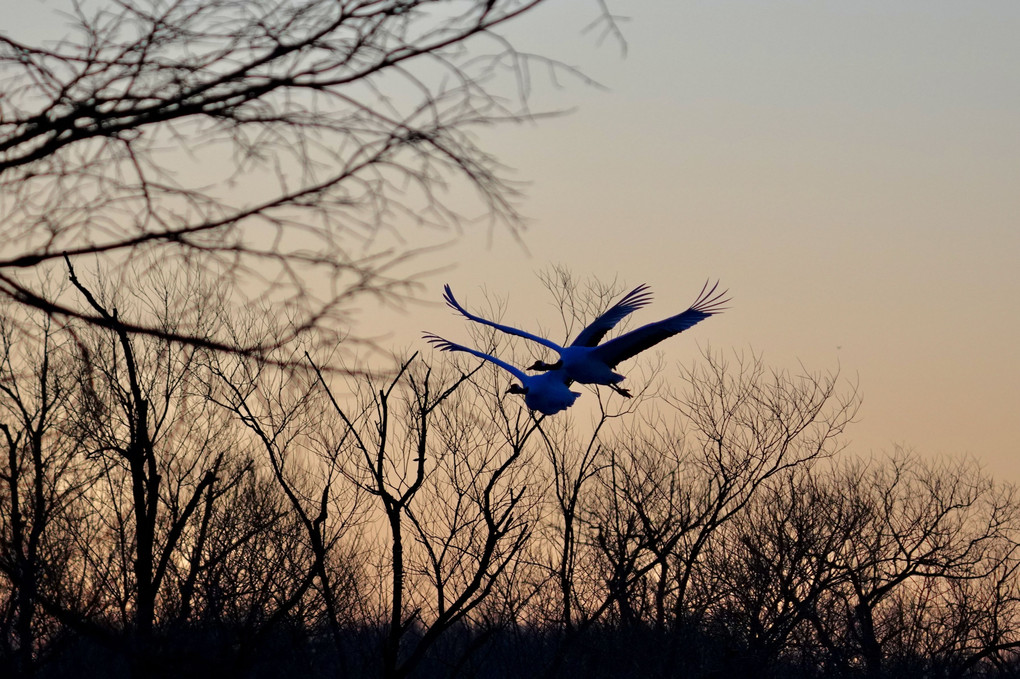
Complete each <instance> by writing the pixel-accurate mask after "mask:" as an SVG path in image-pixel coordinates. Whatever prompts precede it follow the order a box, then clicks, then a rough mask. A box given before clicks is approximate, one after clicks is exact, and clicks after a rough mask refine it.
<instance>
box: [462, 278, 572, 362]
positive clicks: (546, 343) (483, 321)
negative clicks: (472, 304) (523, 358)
mask: <svg viewBox="0 0 1020 679" xmlns="http://www.w3.org/2000/svg"><path fill="white" fill-rule="evenodd" d="M443 290H444V291H445V292H444V293H443V299H445V300H446V303H447V304H448V305H449V306H450V308H452V309H453V310H454V311H456V312H458V313H459V314H460V315H461V316H463V317H464V318H467V319H468V320H471V321H474V322H475V323H481V324H482V325H488V326H489V327H492V328H496V329H497V330H501V331H502V332H505V333H506V334H508V335H516V336H517V337H523V338H525V339H529V340H531V341H532V342H538V343H539V344H541V345H543V346H546V347H549V348H550V349H552V350H553V351H556V352H558V351H560V350H561V349H563V347H561V346H560V345H559V344H556V343H555V342H552V341H550V340H547V339H546V338H544V337H539V336H538V335H532V334H531V333H530V332H525V331H523V330H519V329H517V328H514V327H512V326H509V325H501V324H499V323H496V322H495V321H490V320H489V319H487V318H482V317H481V316H475V315H474V314H473V313H471V312H470V311H468V310H467V309H465V308H464V307H462V306H461V305H460V304H459V303H458V302H457V299H456V298H455V297H454V296H453V291H452V290H450V286H449V285H444V286H443ZM486 355H488V354H486Z"/></svg>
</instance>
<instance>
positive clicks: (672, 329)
mask: <svg viewBox="0 0 1020 679" xmlns="http://www.w3.org/2000/svg"><path fill="white" fill-rule="evenodd" d="M718 287H719V284H718V283H716V284H715V285H713V286H712V287H711V288H710V287H709V286H708V283H705V286H704V287H703V288H702V289H701V293H700V294H699V295H698V298H697V299H696V300H695V301H694V304H692V305H691V306H690V308H689V309H687V311H684V312H682V313H679V314H677V315H676V316H671V317H669V318H666V319H663V320H661V321H658V322H656V323H649V324H648V325H643V326H641V327H640V328H637V329H636V330H631V331H630V332H626V333H624V334H622V335H620V336H618V337H615V338H613V339H611V340H608V341H606V342H602V338H603V337H605V336H606V333H608V332H609V331H610V330H612V329H613V328H614V327H616V324H617V323H619V322H620V321H621V320H623V319H624V317H626V316H627V315H628V314H630V313H632V312H634V311H636V310H638V309H640V308H641V307H643V306H645V305H646V304H648V303H649V302H651V301H652V293H651V291H650V290H649V289H648V286H647V285H639V286H638V287H636V288H634V289H633V290H631V291H630V292H629V293H627V294H626V295H625V296H624V297H623V299H621V300H620V301H619V302H617V303H616V304H614V305H613V306H612V307H610V309H609V310H608V311H606V312H605V313H604V314H602V315H601V316H599V317H598V318H596V319H595V320H594V321H593V322H592V323H591V325H589V326H588V327H587V328H585V329H584V330H582V331H581V333H580V334H579V335H578V336H577V337H576V338H575V339H574V341H573V342H571V344H570V346H567V347H562V346H560V345H559V344H556V343H555V342H552V341H550V340H547V339H546V338H544V337H539V336H537V335H532V334H531V333H530V332H525V331H523V330H518V329H517V328H513V327H510V326H508V325H500V324H499V323H495V322H493V321H490V320H487V319H485V318H482V317H480V316H475V315H474V314H472V313H470V312H469V311H467V310H466V309H465V308H464V307H462V306H461V305H460V303H458V302H457V300H456V298H455V297H454V296H453V291H452V290H450V286H449V285H447V286H444V290H445V293H444V295H443V299H445V300H446V303H447V304H448V305H449V306H450V307H452V308H453V309H454V310H455V311H457V312H458V313H459V314H461V315H462V316H464V317H465V318H467V319H469V320H472V321H474V322H476V323H481V324H483V325H488V326H491V327H493V328H496V329H497V330H501V331H502V332H505V333H507V334H510V335H516V336H517V337H523V338H525V339H529V340H531V341H533V342H538V343H539V344H541V345H543V346H546V347H549V348H550V349H552V350H553V351H555V352H556V353H558V354H559V356H560V357H559V360H557V361H556V362H555V363H546V362H544V361H535V363H534V364H533V365H531V366H530V367H529V368H528V370H533V371H539V374H538V375H529V374H527V373H526V372H524V371H523V370H520V369H519V368H516V367H515V366H512V365H510V364H509V363H507V362H505V361H501V360H500V359H498V358H496V357H495V356H492V355H490V354H486V353H484V352H482V351H477V350H476V349H471V348H469V347H465V346H463V345H460V344H454V343H453V342H450V341H449V340H445V339H443V338H442V337H438V336H436V335H433V334H430V333H426V334H425V339H426V340H427V341H428V342H429V343H430V344H432V345H433V346H434V347H436V348H437V349H439V350H440V351H464V352H467V353H469V354H474V355H475V356H477V357H478V358H482V359H485V360H486V361H491V362H492V363H495V364H496V365H498V366H499V367H501V368H503V369H504V370H506V371H507V372H509V373H510V374H512V375H513V376H514V377H516V378H517V379H518V380H520V382H521V383H520V384H512V385H510V388H509V389H508V390H507V393H510V394H523V395H524V403H525V405H527V406H528V408H530V409H531V410H537V411H538V412H540V413H542V414H544V415H553V414H555V413H558V412H560V411H561V410H566V409H567V408H569V407H570V406H572V405H573V404H574V401H576V400H577V397H578V396H580V394H579V393H577V392H576V391H571V390H570V384H571V383H572V382H580V383H581V384H602V385H605V386H608V387H611V388H612V389H613V390H615V391H616V392H617V393H619V394H621V395H622V396H626V397H630V392H628V391H627V390H626V389H624V388H623V387H621V386H620V382H621V381H623V375H621V374H619V373H618V372H615V370H614V368H616V366H617V365H618V364H620V363H621V362H623V361H626V360H627V359H628V358H631V357H633V356H636V355H638V354H639V353H641V352H642V351H644V350H645V349H649V348H651V347H653V346H655V345H656V344H658V343H659V342H661V341H662V340H664V339H666V338H668V337H672V336H673V335H676V334H677V333H680V332H683V331H684V330H686V329H687V328H689V327H691V326H692V325H694V324H695V323H698V322H700V321H703V320H704V319H706V318H708V317H709V316H711V315H713V314H717V313H719V312H720V311H722V310H723V308H724V307H723V305H724V304H726V303H727V302H728V301H729V299H724V295H725V294H726V291H722V292H716V289H717V288H718ZM599 342H602V343H601V344H599Z"/></svg>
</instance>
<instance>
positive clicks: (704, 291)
mask: <svg viewBox="0 0 1020 679" xmlns="http://www.w3.org/2000/svg"><path fill="white" fill-rule="evenodd" d="M710 283H711V280H708V281H705V285H704V286H702V288H701V292H700V293H699V294H698V298H697V299H696V300H694V304H692V305H691V310H692V311H698V312H700V313H703V314H707V315H709V316H711V315H713V314H717V313H720V312H721V311H725V310H726V307H725V306H724V305H725V304H729V303H730V300H731V299H732V298H731V297H727V296H726V295H727V294H728V293H729V290H722V291H720V292H716V290H718V289H719V281H716V282H715V283H714V284H712V287H709V284H710Z"/></svg>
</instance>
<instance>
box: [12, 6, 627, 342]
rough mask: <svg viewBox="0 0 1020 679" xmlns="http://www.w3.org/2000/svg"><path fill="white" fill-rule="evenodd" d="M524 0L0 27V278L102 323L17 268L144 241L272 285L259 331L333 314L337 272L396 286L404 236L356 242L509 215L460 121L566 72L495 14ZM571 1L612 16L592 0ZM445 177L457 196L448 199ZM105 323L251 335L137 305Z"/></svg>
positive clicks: (136, 16) (20, 293)
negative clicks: (16, 31) (157, 314)
mask: <svg viewBox="0 0 1020 679" xmlns="http://www.w3.org/2000/svg"><path fill="white" fill-rule="evenodd" d="M539 4H541V0H476V1H472V2H469V3H456V4H452V3H437V2H431V1H428V0H384V1H382V2H375V1H365V0H341V1H337V0H294V1H291V2H283V3H281V2H276V1H274V0H252V1H249V2H244V3H237V2H231V1H229V0H211V1H210V0H143V1H141V2H120V1H118V0H94V1H86V2H75V3H71V4H70V5H69V7H68V11H67V12H65V13H60V14H58V15H57V16H56V17H55V19H56V20H55V21H52V22H49V23H47V24H46V29H47V31H48V33H46V34H45V35H44V36H43V37H42V38H40V39H39V40H38V41H37V42H35V43H28V42H24V41H21V40H18V39H17V38H16V37H14V35H12V34H10V33H8V32H7V31H9V30H11V29H12V27H10V26H5V27H4V30H3V32H0V74H2V77H3V81H2V83H3V94H2V96H0V196H2V198H0V224H3V227H2V231H0V240H2V241H3V242H4V244H5V247H4V252H3V253H2V254H0V294H2V295H4V296H6V297H8V298H11V299H14V300H17V301H19V302H21V303H23V304H27V305H30V306H33V307H36V308H39V309H43V310H45V311H47V312H49V313H54V314H58V315H60V316H63V317H80V318H83V319H85V320H87V321H88V322H90V323H94V324H98V325H103V326H106V327H113V325H112V321H111V319H110V318H108V317H107V316H106V315H104V314H103V313H100V312H99V311H98V310H97V309H95V308H94V307H91V306H85V307H84V308H83V307H81V306H79V305H77V304H75V303H74V302H73V301H72V300H70V299H68V298H65V297H61V296H59V295H54V294H50V293H49V292H47V291H46V289H44V288H40V287H39V286H37V285H33V284H32V283H30V282H29V279H28V278H26V277H25V276H23V275H21V274H20V273H19V272H24V271H25V270H32V269H36V268H38V267H41V266H45V265H46V264H47V263H56V264H57V265H59V263H60V260H61V259H62V258H64V257H65V255H66V256H67V257H70V259H71V261H72V262H74V263H75V264H78V263H79V262H80V261H81V260H82V259H83V258H84V257H86V256H88V257H96V256H98V257H100V258H101V260H102V262H104V263H105V264H106V270H107V271H112V270H114V269H115V268H116V267H117V266H119V265H121V264H123V263H124V262H126V261H128V260H135V261H137V260H138V259H139V257H140V254H141V253H142V252H150V253H151V252H158V253H159V255H158V258H159V259H162V260H164V261H172V260H176V261H187V262H191V263H193V264H195V265H197V266H199V267H200V268H201V269H202V270H203V271H204V272H205V274H206V276H208V277H211V278H215V279H217V280H220V281H221V282H223V283H224V284H229V285H230V286H231V287H233V289H234V290H235V291H236V292H237V294H241V291H242V290H254V292H252V293H251V294H252V295H254V296H256V297H257V298H259V299H261V300H263V301H266V302H268V303H273V304H281V303H286V308H288V309H290V310H291V316H290V317H289V318H288V319H287V320H288V323H287V324H286V325H285V328H286V330H287V332H286V333H285V336H284V337H283V338H277V340H286V339H287V338H288V337H293V336H295V335H297V334H301V333H303V332H304V331H306V330H308V329H309V328H313V327H315V328H316V329H318V330H319V331H322V332H325V331H326V330H330V329H331V330H334V331H336V330H338V328H337V326H336V325H335V324H334V323H333V322H334V321H336V320H337V319H338V318H339V320H341V321H342V320H343V318H344V313H345V309H346V307H345V306H344V305H345V303H347V302H349V301H350V298H351V297H352V296H353V295H355V294H357V293H362V292H372V293H374V294H376V295H378V296H381V297H382V298H383V299H390V300H393V299H399V298H401V297H402V296H403V295H405V294H407V292H408V285H409V283H410V281H409V280H408V278H407V273H406V272H404V271H401V270H399V269H398V268H397V267H398V266H399V265H400V264H401V261H402V259H403V258H405V257H406V256H407V255H408V254H409V253H408V252H407V251H401V250H395V251H394V250H388V249H387V247H386V246H384V245H383V246H380V247H377V248H374V247H372V243H373V242H374V241H375V239H376V238H378V237H380V234H385V233H386V232H387V231H388V230H395V231H399V230H400V229H401V228H402V227H403V226H404V225H405V224H407V223H412V224H421V225H424V226H429V227H437V228H450V227H451V226H456V225H459V224H461V223H462V221H463V219H464V218H465V217H470V218H474V217H476V216H478V215H479V214H480V215H486V216H488V218H489V219H491V220H492V221H494V222H499V223H503V224H507V225H509V226H510V227H511V228H512V229H516V228H517V227H518V221H517V211H516V208H515V188H514V186H513V185H512V184H511V183H509V182H508V181H507V180H506V179H505V178H504V176H503V175H502V173H501V168H500V166H499V164H498V162H497V161H496V160H495V159H494V158H492V157H491V156H489V155H488V154H486V153H485V152H484V151H483V150H482V149H481V148H480V147H479V146H478V145H477V144H476V142H475V141H474V139H473V138H472V136H471V135H470V130H471V129H472V128H474V127H478V126H481V125H488V124H493V123H497V122H500V121H506V120H518V119H521V118H524V117H534V116H535V115H536V114H534V113H533V112H531V111H530V110H529V109H528V105H527V94H528V91H529V89H530V86H529V83H530V80H531V78H532V73H531V69H532V68H533V66H534V65H536V64H541V65H542V66H543V67H544V68H548V69H551V70H552V71H553V72H556V73H557V74H561V73H565V72H567V71H569V72H571V73H573V71H572V70H571V69H567V68H566V67H564V66H561V65H558V64H555V63H553V62H550V61H547V60H542V59H540V58H538V57H536V56H533V55H527V54H523V53H519V52H517V51H516V50H514V48H513V46H512V44H511V43H510V42H509V41H508V40H507V39H506V38H504V37H502V36H501V35H500V34H499V32H498V29H499V28H500V27H501V26H502V25H503V24H506V23H507V22H510V21H511V20H513V19H515V18H516V17H519V16H521V15H523V14H526V13H528V12H530V11H531V10H532V9H534V8H535V7H536V6H538V5H539ZM592 11H593V16H594V17H595V18H596V20H597V21H599V20H601V21H602V22H604V25H605V26H606V27H607V28H609V29H613V28H614V26H613V25H612V17H611V15H610V14H609V12H608V10H606V8H605V5H604V3H603V2H596V3H593V5H592ZM506 95H509V96H506ZM459 181H463V182H466V183H467V184H468V185H469V186H471V187H472V188H473V189H474V193H475V195H476V196H477V198H478V199H479V200H478V203H477V205H476V207H475V208H463V207H462V208H458V207H455V203H454V201H453V200H450V199H449V198H448V189H449V185H450V184H451V183H454V182H459ZM461 205H463V203H461ZM359 253H360V254H359ZM313 281H315V282H316V284H315V286H314V289H313V287H312V286H311V285H310V284H311V282H313ZM323 281H326V282H325V283H323ZM194 303H198V302H197V301H195V302H194ZM278 308H284V307H282V306H281V307H278ZM340 326H341V327H340V328H339V330H340V331H342V332H349V328H347V327H344V324H343V323H341V324H340ZM117 328H119V329H123V330H125V331H128V332H143V333H149V334H156V335H159V336H161V337H166V338H171V339H177V340H182V341H188V342H192V343H198V344H202V345H205V346H214V347H219V348H230V349H234V350H243V351H256V350H259V349H266V347H258V346H249V345H244V346H237V345H236V344H234V343H233V342H232V341H231V338H230V337H228V336H209V335H208V334H204V333H202V332H199V329H198V328H193V327H181V328H174V329H170V328H166V327H160V326H158V325H154V324H152V323H147V322H145V321H144V320H141V319H133V318H126V317H121V318H118V319H117ZM317 339H322V340H323V342H324V344H327V345H328V344H331V343H332V341H333V340H334V339H335V335H332V334H324V335H321V336H319V337H317ZM353 339H354V337H353V336H347V341H348V342H350V341H352V340H353Z"/></svg>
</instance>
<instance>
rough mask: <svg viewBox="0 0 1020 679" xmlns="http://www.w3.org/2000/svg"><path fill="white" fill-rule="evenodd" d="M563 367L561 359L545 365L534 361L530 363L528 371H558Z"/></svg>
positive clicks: (542, 362)
mask: <svg viewBox="0 0 1020 679" xmlns="http://www.w3.org/2000/svg"><path fill="white" fill-rule="evenodd" d="M562 367H563V359H560V360H558V361H556V362H555V363H546V362H545V361H535V362H534V363H532V364H531V365H530V366H529V367H528V370H541V371H542V372H547V371H549V370H559V369H560V368H562Z"/></svg>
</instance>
